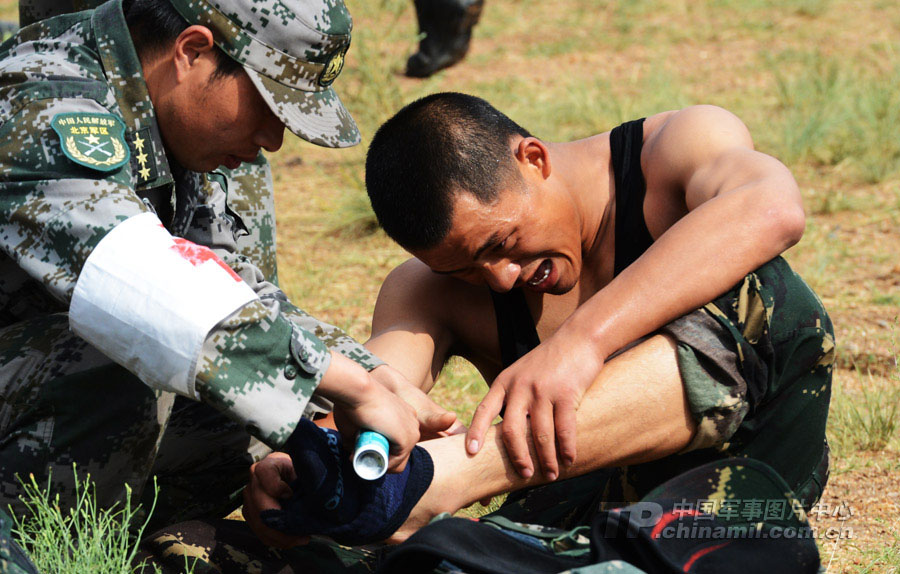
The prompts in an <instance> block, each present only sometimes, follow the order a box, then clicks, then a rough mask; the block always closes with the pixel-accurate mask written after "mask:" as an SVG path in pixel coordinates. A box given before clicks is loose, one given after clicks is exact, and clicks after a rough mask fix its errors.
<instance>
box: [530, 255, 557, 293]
mask: <svg viewBox="0 0 900 574" xmlns="http://www.w3.org/2000/svg"><path fill="white" fill-rule="evenodd" d="M552 269H553V264H552V263H551V262H550V260H549V259H545V260H544V261H542V262H541V264H540V266H539V267H538V268H537V271H535V272H534V275H533V276H532V277H531V279H529V280H528V284H529V285H531V286H532V287H537V286H538V285H540V284H541V283H542V282H543V281H544V279H546V278H547V277H549V276H550V271H551V270H552Z"/></svg>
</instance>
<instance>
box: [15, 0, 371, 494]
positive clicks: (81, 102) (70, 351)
mask: <svg viewBox="0 0 900 574" xmlns="http://www.w3.org/2000/svg"><path fill="white" fill-rule="evenodd" d="M0 86H2V87H0V135H2V137H3V139H2V141H4V142H6V143H5V144H2V145H0V397H2V401H0V505H2V507H5V506H6V504H7V503H9V502H14V499H15V497H16V494H17V493H18V492H19V484H18V481H17V480H16V478H15V473H16V472H19V473H23V474H24V475H27V473H28V472H34V473H35V474H36V475H38V476H39V478H44V475H45V473H46V472H47V469H49V468H52V467H54V466H55V467H57V470H59V469H62V470H59V471H58V472H57V471H54V481H57V480H59V481H60V485H59V486H60V488H61V491H60V494H61V496H63V500H65V496H66V494H67V490H68V489H67V485H66V483H65V481H66V480H68V481H71V470H70V469H71V464H72V463H73V462H76V463H77V464H78V465H79V467H80V468H81V469H83V470H85V471H86V472H91V475H92V479H93V480H95V481H97V482H98V493H99V495H100V498H101V503H102V504H105V505H108V504H111V503H113V502H115V501H117V500H121V498H122V493H123V492H124V490H123V489H124V484H123V483H128V484H130V485H131V487H132V488H133V490H134V491H135V492H137V493H141V492H142V491H143V486H144V484H145V482H146V480H147V477H148V476H150V474H151V473H152V472H154V463H155V461H156V459H157V457H158V456H160V453H161V452H163V451H164V450H165V448H164V447H165V445H167V444H168V443H169V442H171V441H170V438H171V437H169V436H168V432H167V428H168V427H169V426H170V425H171V424H172V421H173V420H175V419H179V420H181V417H180V415H179V416H176V415H174V414H173V411H172V409H173V405H174V404H175V397H174V396H173V395H171V394H169V393H166V392H161V391H157V390H153V389H150V388H148V387H147V386H146V385H144V384H143V383H141V382H140V381H139V380H137V379H136V378H135V377H134V376H133V375H131V374H130V373H129V372H128V371H126V370H125V369H123V368H121V367H119V366H118V365H115V364H113V363H111V362H110V361H109V360H108V359H106V357H105V356H104V355H103V353H102V352H101V351H98V350H97V349H94V348H92V347H90V346H89V345H87V344H86V343H84V341H81V340H80V339H78V338H77V337H75V336H74V335H72V334H71V332H69V329H68V320H67V309H68V305H69V302H70V300H71V297H72V292H73V288H74V285H75V282H76V281H77V279H78V276H79V272H80V270H81V268H82V266H83V265H84V262H85V260H86V259H87V257H88V256H89V255H90V254H91V251H92V250H93V248H94V247H96V245H97V244H98V243H99V242H100V240H101V239H102V238H103V237H104V236H105V235H106V234H107V233H108V232H109V231H110V230H111V229H113V228H114V227H115V226H116V225H117V224H119V223H120V222H121V221H123V220H125V219H127V218H129V217H131V216H133V215H136V214H139V213H143V212H146V211H154V212H156V214H157V215H158V216H159V218H160V220H161V221H163V223H164V225H165V226H166V228H167V230H168V231H169V232H170V233H171V234H172V235H174V236H177V237H183V238H186V239H189V240H190V241H193V242H195V243H197V244H200V245H205V246H208V247H210V248H211V249H213V250H214V251H215V252H216V254H217V255H219V256H220V257H221V258H222V259H223V260H225V261H226V262H227V263H228V264H229V265H230V266H231V267H232V268H233V269H234V271H235V272H236V273H237V274H238V275H239V276H240V277H241V278H242V279H243V280H244V281H245V282H246V283H247V284H248V285H250V286H251V288H253V290H254V291H255V292H256V294H257V295H258V296H259V299H258V300H256V301H253V302H251V303H250V304H248V305H247V306H245V307H244V308H242V309H240V310H239V311H237V312H235V313H234V314H233V315H232V316H231V317H229V318H227V319H226V320H225V321H223V322H222V323H221V324H219V325H218V326H217V327H216V328H215V329H214V330H213V331H212V332H211V333H210V335H209V336H208V337H207V339H206V341H205V344H204V350H203V353H202V356H201V357H200V361H199V372H198V374H197V389H198V391H199V394H200V397H201V399H202V400H203V401H204V402H205V403H206V404H208V405H212V406H214V407H216V409H218V410H219V411H221V412H223V413H224V415H219V417H218V419H216V420H213V419H215V417H208V416H206V415H204V416H203V417H201V419H202V420H203V421H204V424H207V423H208V424H209V427H207V429H206V430H204V428H203V427H199V426H198V427H196V428H197V430H198V432H201V433H203V432H207V430H208V431H209V432H211V433H212V434H215V433H216V432H219V430H221V429H227V432H226V431H222V432H224V433H225V435H227V436H229V437H231V436H232V435H234V436H239V437H240V438H239V439H233V440H232V439H231V438H229V439H227V440H228V441H231V442H234V441H237V442H243V444H244V446H247V445H249V444H250V443H251V442H252V441H251V435H253V436H254V437H256V439H259V441H262V442H263V443H266V444H268V445H269V446H278V445H279V444H281V442H282V441H283V440H285V439H286V438H287V437H288V436H289V435H290V433H291V432H292V430H293V428H294V425H295V424H296V422H297V420H298V419H299V418H300V417H301V416H302V415H304V414H307V415H308V414H309V413H311V412H314V411H316V410H321V408H322V406H321V405H317V404H315V403H316V401H311V398H312V397H313V393H314V390H315V388H316V385H317V384H318V381H319V380H320V378H321V376H322V374H323V372H324V369H325V368H327V365H328V359H329V356H330V355H329V354H328V350H329V348H330V349H334V350H337V351H339V352H341V353H343V354H345V355H347V356H349V357H350V358H351V359H353V360H356V361H357V362H358V363H360V364H362V365H363V366H365V367H366V368H369V369H371V368H374V367H375V366H377V365H379V364H381V363H380V361H379V360H378V359H377V358H376V357H374V356H373V355H371V354H370V353H368V352H367V351H366V350H365V349H364V348H363V347H362V346H361V345H359V344H358V343H356V342H355V341H353V340H352V339H351V338H349V337H347V336H346V335H345V334H343V333H342V332H341V331H340V330H339V329H337V328H335V327H333V326H331V325H328V324H326V323H322V322H320V321H318V320H316V319H314V318H313V317H311V316H310V315H308V314H306V313H304V312H302V311H301V310H300V309H298V308H297V307H296V306H294V305H292V304H291V303H290V302H289V301H288V300H287V298H286V297H285V295H284V293H283V292H282V291H281V290H280V289H278V287H277V269H276V265H275V221H274V205H273V198H272V190H271V176H270V174H269V168H268V164H267V163H266V161H265V159H264V158H263V157H262V156H261V155H260V156H259V157H258V158H257V160H256V161H255V162H252V163H248V164H244V165H242V166H241V167H240V168H238V169H236V170H233V171H232V170H226V169H220V170H216V171H214V172H211V173H207V174H200V173H194V172H188V171H185V170H182V169H178V168H176V167H175V164H170V163H169V161H168V159H167V157H166V155H165V152H164V148H163V144H162V139H161V137H160V133H159V128H158V125H157V122H156V118H155V116H154V114H153V108H152V105H151V102H150V98H149V94H148V92H147V87H146V85H145V83H144V81H143V79H142V75H141V68H140V63H139V60H138V57H137V54H136V52H135V49H134V46H133V44H132V43H131V39H130V37H129V35H128V31H127V28H126V25H125V20H124V16H123V14H122V7H121V2H120V1H119V0H114V1H112V2H108V3H106V4H104V5H103V6H101V7H100V8H98V9H97V10H96V11H93V12H91V11H88V12H81V13H78V14H72V15H64V16H59V17H57V18H52V19H50V20H43V21H41V22H38V23H36V24H34V25H31V26H29V27H26V28H24V29H22V30H21V31H20V32H19V34H18V35H16V36H15V37H14V38H13V39H11V40H10V41H9V42H7V43H6V44H4V45H3V46H2V48H0ZM54 118H55V120H54ZM68 120H72V122H71V123H62V122H64V121H65V122H67V121H68ZM54 121H56V125H53V123H54ZM121 124H124V126H125V129H124V133H123V135H122V138H123V139H122V141H124V142H125V144H126V145H127V147H128V150H127V156H128V157H130V159H129V160H128V161H126V162H125V163H124V165H122V167H120V168H117V169H112V170H109V171H101V170H98V169H91V168H90V167H86V165H85V164H83V163H82V164H79V163H78V162H77V161H74V160H72V159H71V157H69V155H67V153H66V152H65V150H64V149H63V142H62V141H61V135H60V131H59V130H66V131H63V133H66V134H68V133H71V134H73V136H74V137H80V138H83V139H85V141H86V140H87V139H88V138H92V137H98V138H103V137H107V138H110V137H111V136H109V135H108V130H110V129H112V128H113V127H115V126H118V125H121ZM75 134H77V135H75ZM107 141H110V140H107ZM101 143H103V141H102V140H101ZM107 149H111V148H107ZM101 151H103V150H101ZM107 153H108V152H107ZM122 153H123V154H124V153H125V152H124V150H123V151H122ZM95 155H97V157H100V158H103V157H105V156H102V155H99V152H98V153H97V154H95ZM123 157H125V156H123ZM273 400H274V401H278V402H279V403H281V404H284V405H290V408H289V409H288V411H289V415H286V416H283V417H274V416H272V413H271V412H268V411H267V410H266V409H265V408H263V406H262V405H264V404H265V403H266V402H271V401H273ZM190 420H191V417H186V418H185V419H184V421H188V422H183V423H179V424H183V426H185V427H186V428H188V429H190V428H194V427H192V423H190V422H189V421H190ZM230 421H233V422H230ZM248 433H249V434H248ZM184 434H185V435H187V434H190V433H189V432H186V433H184ZM231 442H229V444H231ZM210 444H212V443H210ZM255 448H256V449H257V450H259V447H258V446H257V447H255ZM232 450H233V451H234V452H235V454H234V455H233V456H229V457H225V458H224V459H223V461H222V462H223V464H222V466H221V468H219V469H218V470H212V467H210V468H209V469H208V470H209V472H208V476H207V477H204V478H203V479H201V480H199V481H198V484H195V485H194V486H193V490H194V493H193V494H192V495H191V496H199V497H200V498H202V497H203V494H204V493H209V494H210V497H212V493H215V496H219V493H221V492H224V491H227V492H228V493H229V494H230V493H233V491H234V489H235V488H237V486H235V484H236V481H235V480H234V478H233V477H234V476H240V478H241V480H243V478H244V476H245V475H244V474H243V473H244V472H245V470H246V469H244V471H241V472H240V473H239V474H238V475H234V474H233V472H235V469H236V468H237V467H238V466H239V465H237V464H235V463H233V462H232V460H237V459H238V458H240V460H242V461H243V462H241V463H240V464H242V465H246V463H247V462H248V461H251V460H252V458H248V457H251V456H252V455H248V454H247V451H246V448H245V449H244V450H243V454H237V453H238V451H239V450H240V449H237V448H236V447H235V448H234V449H232ZM186 452H189V453H192V454H194V455H196V456H197V457H198V458H197V460H196V461H195V462H197V463H199V464H200V465H201V466H203V462H204V460H206V459H208V460H212V458H211V457H212V456H213V455H211V454H210V453H215V452H216V451H215V450H210V448H204V449H200V450H198V449H191V450H189V451H186ZM235 457H237V458H235ZM228 473H232V474H228ZM226 474H228V476H226ZM66 476H69V478H68V479H67V478H65V477H66ZM209 477H217V478H218V479H220V480H224V481H225V486H223V487H222V488H221V489H220V488H214V487H209V484H210V483H209V482H207V480H208V479H209ZM181 490H182V491H186V489H185V488H182V489H181ZM188 490H189V489H188ZM184 496H185V497H187V495H184ZM224 498H227V496H225V497H224ZM172 506H173V507H175V506H177V505H176V504H174V503H173V504H172Z"/></svg>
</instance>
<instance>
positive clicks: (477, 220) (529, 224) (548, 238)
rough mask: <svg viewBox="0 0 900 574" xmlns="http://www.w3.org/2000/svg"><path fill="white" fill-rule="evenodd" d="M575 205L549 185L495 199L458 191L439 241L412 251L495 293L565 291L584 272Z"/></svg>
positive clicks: (447, 272) (438, 268)
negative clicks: (519, 289) (484, 200)
mask: <svg viewBox="0 0 900 574" xmlns="http://www.w3.org/2000/svg"><path fill="white" fill-rule="evenodd" d="M578 228H579V225H578V218H577V213H576V212H575V209H574V206H573V204H572V203H571V202H570V201H566V199H565V196H563V195H561V194H559V193H558V192H556V191H554V190H553V189H551V188H549V187H548V186H542V185H534V186H527V185H526V186H524V188H519V189H508V190H505V191H501V192H500V194H499V197H498V198H497V200H496V201H494V202H493V203H489V204H485V203H481V201H479V200H478V198H476V197H475V196H474V195H472V194H470V193H466V192H464V191H463V192H458V193H456V194H455V195H454V200H453V220H452V224H451V228H450V231H449V233H448V234H447V236H446V237H445V238H444V239H443V241H441V243H440V244H439V245H437V246H436V247H433V248H431V249H426V250H422V251H418V252H415V253H413V255H415V256H416V257H417V258H418V259H419V260H421V261H423V262H424V263H425V264H426V265H428V266H429V267H430V268H431V269H432V271H434V272H435V273H438V274H442V275H452V276H454V277H458V278H460V279H462V280H464V281H467V282H469V283H473V284H476V285H481V284H485V283H486V284H487V285H488V286H489V287H490V288H491V289H493V290H494V291H497V292H501V293H502V292H505V291H509V290H510V289H512V288H514V287H522V288H525V289H528V290H530V291H535V292H539V293H550V294H554V295H561V294H563V293H566V292H568V291H570V290H571V289H572V288H573V287H574V286H575V284H576V283H578V279H579V277H580V275H581V266H582V256H581V241H580V236H579V233H578Z"/></svg>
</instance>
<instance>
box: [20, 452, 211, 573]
mask: <svg viewBox="0 0 900 574" xmlns="http://www.w3.org/2000/svg"><path fill="white" fill-rule="evenodd" d="M72 471H73V472H74V473H75V497H74V498H75V500H76V503H75V506H74V507H73V508H69V509H63V508H61V507H60V505H59V495H58V494H53V493H52V492H51V491H50V487H49V479H48V485H47V486H41V485H39V484H38V483H37V481H36V480H35V478H34V476H33V475H32V476H30V477H29V480H27V481H23V482H22V484H23V486H24V490H23V494H22V500H23V501H24V504H25V506H26V509H27V511H26V515H25V516H24V517H23V516H14V517H13V520H14V521H15V528H14V529H13V534H14V535H15V536H16V538H17V540H18V542H19V543H20V544H21V545H22V546H23V547H24V548H26V549H27V550H28V553H29V555H30V557H31V559H32V561H33V562H34V564H35V566H36V567H37V568H38V571H40V572H41V573H42V574H124V573H130V572H132V571H133V566H132V564H133V563H134V560H135V556H136V555H137V551H138V542H139V541H140V537H141V534H142V533H143V531H144V527H145V526H146V525H147V522H148V520H149V517H150V515H151V514H152V513H153V508H152V507H151V508H150V509H148V510H147V512H146V513H142V512H141V510H142V509H141V508H140V506H139V505H138V506H132V501H131V490H130V489H128V490H127V495H126V496H127V497H126V500H125V503H124V504H123V505H121V506H118V505H117V506H113V507H112V508H99V507H98V506H97V502H96V497H95V495H94V487H93V483H92V482H91V477H90V475H87V476H86V477H84V479H79V478H78V474H77V471H76V469H75V468H74V467H73V469H72ZM155 487H156V485H155V484H154V488H155ZM154 505H155V499H154ZM144 514H146V517H144V516H143V515H144ZM192 570H193V568H191V567H189V566H188V565H187V564H186V565H185V570H184V571H185V572H188V573H189V572H191V571H192ZM154 571H155V572H157V573H158V572H159V569H157V568H155V567H154Z"/></svg>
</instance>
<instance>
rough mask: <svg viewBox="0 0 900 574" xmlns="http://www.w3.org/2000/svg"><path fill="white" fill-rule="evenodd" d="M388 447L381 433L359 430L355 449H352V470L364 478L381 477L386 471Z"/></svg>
mask: <svg viewBox="0 0 900 574" xmlns="http://www.w3.org/2000/svg"><path fill="white" fill-rule="evenodd" d="M389 448H390V445H389V444H388V441H387V439H386V438H385V437H384V435H382V434H381V433H377V432H375V431H360V433H359V434H358V435H356V449H355V450H354V451H353V470H355V471H356V474H358V475H359V477H360V478H363V479H365V480H377V479H379V478H381V477H382V476H384V473H386V472H387V467H388V449H389Z"/></svg>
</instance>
